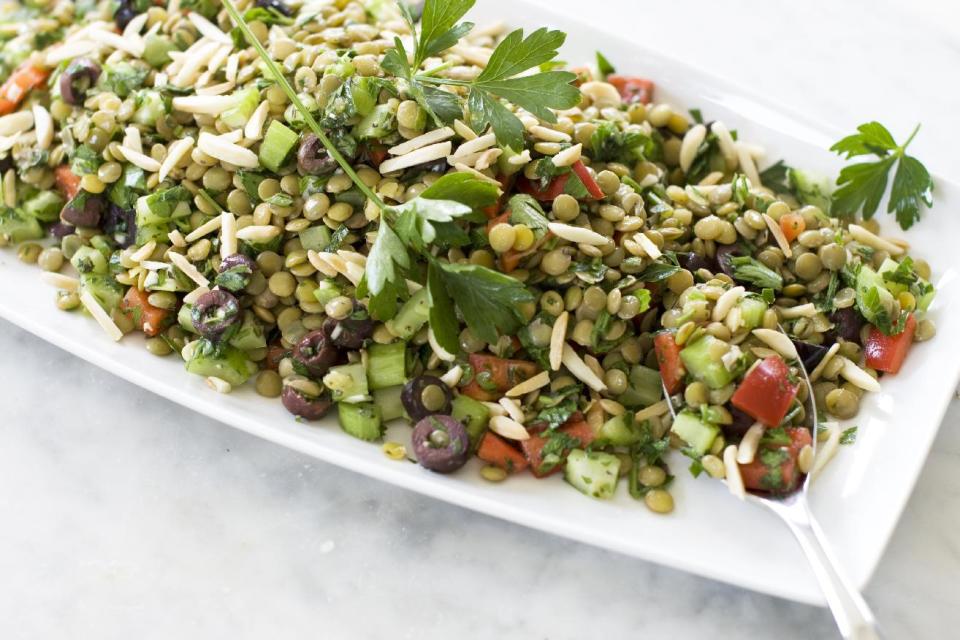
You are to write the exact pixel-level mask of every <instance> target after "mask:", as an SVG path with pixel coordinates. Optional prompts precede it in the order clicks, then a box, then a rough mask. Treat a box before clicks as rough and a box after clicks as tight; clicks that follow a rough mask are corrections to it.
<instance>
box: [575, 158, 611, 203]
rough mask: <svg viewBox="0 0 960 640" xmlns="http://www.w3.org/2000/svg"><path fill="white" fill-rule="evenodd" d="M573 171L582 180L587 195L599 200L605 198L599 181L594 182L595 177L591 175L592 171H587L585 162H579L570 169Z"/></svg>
mask: <svg viewBox="0 0 960 640" xmlns="http://www.w3.org/2000/svg"><path fill="white" fill-rule="evenodd" d="M570 168H571V169H573V172H574V173H575V174H577V177H578V178H580V182H582V183H583V186H585V187H586V188H587V193H589V194H590V195H591V196H592V197H594V198H596V199H597V200H601V199H602V198H603V189H601V188H600V185H599V184H597V181H596V180H594V178H593V175H591V174H590V171H589V170H588V169H587V167H586V165H584V164H583V160H577V161H576V162H574V163H573V165H572V166H571V167H570Z"/></svg>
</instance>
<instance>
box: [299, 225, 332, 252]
mask: <svg viewBox="0 0 960 640" xmlns="http://www.w3.org/2000/svg"><path fill="white" fill-rule="evenodd" d="M299 235H300V244H301V245H303V248H304V250H305V251H323V250H324V249H325V248H326V246H327V245H328V244H330V229H328V228H327V227H325V226H323V225H317V226H315V227H307V228H306V229H304V230H303V231H301V232H300V233H299Z"/></svg>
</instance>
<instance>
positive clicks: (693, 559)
mask: <svg viewBox="0 0 960 640" xmlns="http://www.w3.org/2000/svg"><path fill="white" fill-rule="evenodd" d="M480 5H481V6H480V7H478V8H477V9H476V10H475V11H474V12H473V13H472V14H471V17H472V19H473V20H474V21H476V22H477V23H479V24H485V23H488V22H492V21H496V20H502V21H505V22H508V23H510V24H515V25H517V26H522V27H526V28H531V27H539V26H544V25H547V26H551V27H554V28H559V29H562V30H564V31H566V32H567V33H568V34H569V37H568V42H567V45H566V46H565V48H564V50H563V52H562V55H561V57H562V58H563V59H565V60H568V61H572V62H573V63H579V62H586V61H589V60H592V57H593V52H594V50H595V49H597V48H602V49H603V52H604V53H605V54H606V55H607V57H608V58H610V59H611V60H613V61H614V62H615V63H616V64H617V66H618V68H619V69H620V70H621V71H623V72H625V73H628V74H636V75H641V76H645V77H648V78H651V79H653V80H654V81H656V83H657V92H656V97H657V100H659V101H662V100H666V101H669V102H671V103H673V104H674V105H676V106H682V107H688V108H689V107H698V108H700V109H701V110H702V112H703V114H704V116H705V118H706V119H707V120H712V119H722V120H723V121H724V122H725V123H726V124H727V125H728V126H729V127H731V128H736V129H737V130H738V131H739V133H740V136H741V139H745V140H749V141H751V142H754V143H759V144H762V145H763V146H764V147H766V149H767V150H768V158H769V160H770V161H775V160H777V159H779V158H781V157H783V158H786V159H787V160H788V162H789V163H790V164H791V165H794V166H799V167H804V168H810V169H815V170H820V171H822V172H824V173H825V174H831V175H832V174H834V173H835V172H836V170H837V167H838V166H839V165H838V162H837V161H836V159H835V158H834V157H833V156H832V155H831V154H830V153H829V152H827V150H826V149H827V148H828V147H829V145H830V143H831V142H832V141H834V140H836V139H837V138H838V137H839V136H838V135H837V134H836V132H832V131H830V130H828V129H825V128H823V127H821V126H819V125H816V124H813V123H809V122H806V121H804V120H803V119H802V118H800V117H797V116H795V115H793V114H791V113H789V112H788V111H787V110H785V109H783V108H781V107H778V106H776V105H771V104H769V103H768V102H765V101H763V100H760V99H757V98H756V97H754V96H752V95H751V94H750V93H749V92H747V91H744V90H741V89H739V88H736V87H731V86H729V85H728V84H727V83H724V82H722V81H718V80H716V79H714V78H711V77H709V76H707V75H705V74H703V73H701V72H698V71H696V70H695V69H692V68H690V67H688V66H686V65H684V64H681V63H678V62H676V61H674V60H671V59H669V58H666V57H664V56H662V55H659V54H657V53H655V52H652V51H647V50H644V49H642V48H640V47H638V46H636V45H634V44H631V43H629V42H627V41H624V40H621V39H618V38H617V37H615V36H613V35H610V34H605V33H603V32H601V31H598V30H595V29H593V28H591V27H586V26H584V25H581V24H578V23H577V22H576V21H574V20H572V19H570V18H568V17H563V16H560V15H555V14H551V13H550V12H549V11H547V10H544V9H543V8H542V7H537V8H536V9H534V8H533V5H530V4H528V3H525V2H518V1H517V0H513V1H512V2H507V1H506V0H503V1H494V0H484V1H482V2H481V3H480ZM936 199H937V204H936V211H937V213H936V215H934V216H932V217H930V218H929V219H928V220H925V221H923V222H922V223H921V224H919V225H918V226H917V227H915V228H914V229H912V230H911V231H910V232H909V234H907V238H908V239H909V240H910V242H911V243H912V244H913V246H914V253H915V254H917V255H919V256H921V257H923V258H925V259H927V260H928V261H929V262H930V264H931V265H932V266H933V271H934V277H933V281H934V284H935V285H936V286H937V289H938V295H937V299H936V302H935V304H934V306H933V309H932V311H931V314H930V317H931V318H932V319H933V320H934V321H935V322H936V323H937V326H938V335H937V338H936V340H935V341H933V342H930V343H927V344H922V345H918V346H917V347H915V349H914V350H913V352H912V353H911V354H910V356H909V358H908V360H907V363H906V365H905V367H904V368H903V370H902V371H901V373H899V374H898V375H897V376H894V377H889V378H887V379H885V380H884V382H883V391H882V393H879V394H874V395H871V396H869V397H868V399H867V400H866V402H865V403H864V405H863V407H862V410H861V413H860V416H859V417H858V418H857V419H856V421H855V424H857V425H859V434H858V439H857V442H856V444H855V445H854V446H852V447H843V448H842V450H841V452H840V453H839V454H838V456H837V458H836V459H835V460H834V462H833V463H832V464H831V466H830V467H828V468H827V470H826V471H825V473H824V474H823V475H822V476H821V478H820V479H819V481H818V482H817V484H816V485H815V487H814V488H813V491H812V503H813V509H814V511H815V513H816V515H817V517H818V518H819V520H820V522H821V523H822V525H823V528H824V529H825V531H826V533H827V536H828V537H829V539H830V540H831V541H832V543H833V546H834V549H835V550H836V552H837V555H838V556H839V557H840V558H841V560H842V562H843V564H844V565H845V567H846V569H847V570H848V571H849V573H850V574H851V576H852V577H853V578H854V581H855V582H856V583H857V585H861V586H862V585H863V584H865V583H866V582H867V580H869V578H870V576H871V574H872V573H873V570H874V569H875V567H876V565H877V562H878V561H879V559H880V556H881V554H882V552H883V549H884V547H885V545H886V543H887V540H888V539H889V536H890V534H891V533H892V531H893V528H894V526H895V525H896V522H897V519H898V518H899V516H900V513H901V512H902V510H903V507H904V505H905V503H906V501H907V498H908V497H909V495H910V491H911V489H912V487H913V485H914V482H915V481H916V479H917V476H918V475H919V473H920V470H921V468H922V466H923V464H924V461H925V459H926V456H927V453H928V450H929V448H930V445H931V443H932V441H933V438H934V435H935V434H936V431H937V429H938V427H939V424H940V421H941V419H942V417H943V414H944V411H945V409H946V406H947V403H948V402H949V400H950V398H951V396H952V394H953V392H954V389H955V388H956V385H957V382H958V376H960V364H958V360H957V356H956V354H958V353H960V326H958V325H960V322H958V320H957V318H960V283H958V281H957V276H958V273H960V252H958V251H957V250H956V242H957V238H960V217H958V216H956V215H953V211H955V210H960V189H958V187H956V186H954V185H952V184H949V183H947V182H946V181H943V180H939V179H938V180H937V191H936ZM887 230H888V231H892V229H890V227H887ZM53 298H54V293H53V291H52V290H51V289H49V288H48V287H46V286H45V285H43V284H42V283H41V282H40V278H39V270H37V269H36V268H35V267H28V266H26V265H23V264H21V263H19V262H18V261H17V259H16V257H15V254H14V252H13V251H11V250H9V249H7V250H0V317H4V318H6V319H8V320H10V321H11V322H13V323H14V324H17V325H19V326H21V327H23V328H24V329H26V330H28V331H30V332H32V333H34V334H36V335H38V336H40V337H41V338H43V339H45V340H48V341H49V342H51V343H54V344H56V345H58V346H60V347H61V348H63V349H65V350H67V351H69V352H71V353H73V354H75V355H77V356H79V357H81V358H83V359H85V360H88V361H89V362H91V363H92V364H95V365H97V366H99V367H102V368H104V369H107V370H108V371H110V372H112V373H114V374H116V375H117V376H119V377H121V378H124V379H126V380H129V381H131V382H133V383H135V384H138V385H140V386H142V387H144V388H146V389H149V390H151V391H153V392H155V393H157V394H159V395H161V396H163V397H165V398H168V399H169V400H171V401H173V402H177V403H179V404H182V405H184V406H187V407H190V408H192V409H194V410H196V411H198V412H200V413H203V414H205V415H207V416H210V417H212V418H215V419H217V420H220V421H222V422H224V423H225V424H228V425H230V426H233V427H236V428H239V429H242V430H244V431H247V432H249V433H252V434H256V435H258V436H260V437H262V438H264V439H266V440H270V441H272V442H275V443H277V444H280V445H283V446H286V447H290V448H291V449H295V450H298V451H301V452H303V453H305V454H308V455H310V456H313V457H316V458H318V459H320V460H324V461H327V462H330V463H333V464H336V465H340V466H342V467H344V468H347V469H350V470H352V471H357V472H360V473H363V474H366V475H369V476H371V477H375V478H379V479H381V480H383V481H385V482H390V483H393V484H396V485H399V486H402V487H406V488H408V489H411V490H414V491H418V492H420V493H423V494H426V495H430V496H433V497H435V498H439V499H441V500H446V501H448V502H451V503H454V504H457V505H460V506H463V507H466V508H469V509H474V510H476V511H480V512H483V513H486V514H489V515H492V516H495V517H499V518H503V519H506V520H510V521H513V522H517V523H520V524H524V525H526V526H529V527H534V528H537V529H541V530H543V531H546V532H549V533H552V534H555V535H561V536H565V537H568V538H572V539H575V540H579V541H582V542H585V543H588V544H593V545H597V546H600V547H605V548H608V549H612V550H615V551H619V552H622V553H625V554H628V555H631V556H636V557H639V558H644V559H647V560H650V561H653V562H658V563H662V564H664V565H668V566H671V567H675V568H678V569H683V570H686V571H691V572H694V573H698V574H701V575H704V576H708V577H710V578H714V579H717V580H722V581H726V582H729V583H733V584H737V585H740V586H743V587H746V588H749V589H755V590H758V591H763V592H767V593H770V594H775V595H779V596H782V597H785V598H790V599H795V600H799V601H804V602H810V603H819V602H822V599H821V597H820V594H819V590H818V588H817V586H816V583H815V582H814V578H813V575H812V573H811V572H810V570H809V569H808V568H807V566H806V564H805V562H804V559H803V557H802V555H801V553H800V550H799V548H798V547H797V546H796V544H795V543H794V541H793V539H792V538H791V536H790V534H789V532H788V531H787V529H786V528H785V527H784V526H783V525H781V524H780V523H779V522H778V521H777V520H775V519H774V517H773V516H772V515H770V514H769V513H767V512H766V511H763V510H761V509H759V508H756V507H753V506H750V505H748V504H745V503H741V502H738V501H737V500H736V499H735V498H733V497H732V496H730V495H729V493H728V492H727V490H726V489H725V488H724V487H723V486H722V485H721V484H719V483H717V482H711V481H709V480H706V479H704V478H701V479H700V480H694V479H693V478H692V477H690V476H689V474H688V473H687V472H686V466H687V462H686V461H685V460H686V459H685V458H683V457H682V456H680V455H679V454H677V455H675V457H673V458H672V461H673V471H674V473H675V474H676V475H677V480H676V481H675V484H674V495H675V498H676V505H677V506H676V510H675V512H674V513H673V514H671V515H669V516H658V515H654V514H652V513H650V512H649V511H648V510H647V509H646V508H645V507H644V506H643V505H642V504H639V503H637V502H635V501H634V500H632V499H631V498H630V497H629V496H628V495H627V492H626V490H625V487H623V486H621V487H620V491H619V494H618V495H617V496H616V498H615V499H614V500H612V501H610V502H600V501H594V500H590V499H588V498H585V497H584V496H582V495H581V494H579V493H578V492H576V491H574V490H572V489H571V488H569V487H566V486H564V484H563V482H562V480H561V479H559V478H558V477H552V478H550V479H548V480H535V479H534V478H533V477H532V476H529V475H522V476H518V477H515V478H511V479H510V480H509V481H508V482H506V483H503V484H490V483H488V482H485V481H483V480H482V479H481V478H480V476H479V474H478V473H477V468H478V464H477V461H473V462H472V463H471V465H470V466H468V467H467V468H466V469H464V470H462V471H461V472H459V473H457V474H454V475H452V476H440V475H436V474H432V473H430V472H427V471H425V470H423V469H421V468H420V467H419V466H417V465H414V464H407V463H402V462H395V461H392V460H390V459H388V458H387V457H386V456H384V455H383V453H382V452H381V450H380V448H379V447H378V446H375V445H370V444H367V443H364V442H360V441H358V440H355V439H353V438H351V437H349V436H347V435H345V434H344V433H343V432H341V430H340V429H339V427H338V426H337V425H336V420H335V418H330V419H327V420H324V421H322V422H320V423H316V424H312V425H309V426H308V425H305V424H301V423H298V422H295V421H294V420H293V419H292V417H291V416H290V415H289V414H288V413H286V411H285V410H284V409H283V408H282V407H281V405H280V403H279V402H277V401H267V400H264V399H263V398H261V397H259V396H257V395H256V394H255V393H254V392H253V390H252V389H250V388H246V389H241V390H239V391H236V392H234V393H233V394H231V395H219V394H217V393H214V392H212V391H211V390H210V389H208V388H207V386H206V385H205V384H204V382H203V380H202V379H201V378H199V377H196V376H191V375H189V374H187V373H186V372H185V371H184V370H183V366H182V363H181V362H180V361H179V359H177V358H174V357H171V358H166V359H158V358H156V357H154V356H152V355H150V354H149V353H147V351H146V350H144V349H143V346H142V344H141V342H142V341H141V339H139V338H137V337H128V338H125V339H124V340H123V341H122V342H121V343H113V342H111V341H110V340H109V339H107V337H106V336H105V334H104V333H103V331H102V330H101V329H100V327H99V326H98V325H97V324H96V323H95V322H94V321H93V320H92V319H90V318H88V317H84V316H82V315H80V314H76V313H73V314H68V313H63V312H61V311H58V310H57V309H56V307H55V305H54V301H53ZM248 387H249V385H248ZM105 409H106V410H108V408H105ZM116 426H117V428H118V429H127V428H133V427H132V426H131V425H127V424H124V423H123V421H122V420H121V418H120V417H119V416H118V418H117V425H116ZM598 570H602V568H600V569H598Z"/></svg>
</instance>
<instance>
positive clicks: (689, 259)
mask: <svg viewBox="0 0 960 640" xmlns="http://www.w3.org/2000/svg"><path fill="white" fill-rule="evenodd" d="M677 261H678V262H679V263H680V266H681V267H683V268H684V269H686V270H687V271H689V272H690V273H696V272H697V270H699V269H707V270H709V271H713V269H714V267H716V265H715V264H713V262H711V261H710V260H708V259H707V258H704V257H703V256H701V255H700V254H697V253H694V252H692V251H690V252H688V253H678V254H677Z"/></svg>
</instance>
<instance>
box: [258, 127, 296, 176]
mask: <svg viewBox="0 0 960 640" xmlns="http://www.w3.org/2000/svg"><path fill="white" fill-rule="evenodd" d="M299 140H300V136H299V135H297V132H296V131H293V130H291V129H288V128H287V127H286V126H285V125H284V124H283V123H281V122H280V121H279V120H274V121H273V122H271V123H270V126H269V127H268V128H267V134H266V135H265V136H264V137H263V142H262V143H261V144H260V164H262V165H263V166H265V167H266V168H267V169H270V170H271V171H279V170H280V168H281V167H282V166H283V165H285V164H286V163H287V158H288V157H290V153H291V152H292V151H293V149H294V147H296V146H297V141H299Z"/></svg>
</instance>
